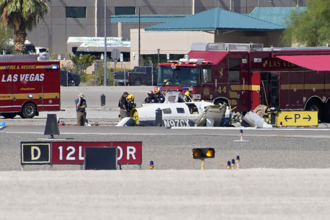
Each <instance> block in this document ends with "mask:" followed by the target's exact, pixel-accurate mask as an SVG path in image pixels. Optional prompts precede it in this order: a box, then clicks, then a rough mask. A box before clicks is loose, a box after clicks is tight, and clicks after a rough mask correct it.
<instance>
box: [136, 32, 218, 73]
mask: <svg viewBox="0 0 330 220" xmlns="http://www.w3.org/2000/svg"><path fill="white" fill-rule="evenodd" d="M130 37H131V68H134V66H137V65H138V29H131V36H130ZM140 42H141V43H140V47H141V48H140V53H141V58H140V64H141V65H143V59H142V55H147V54H157V49H160V54H168V53H169V54H186V53H188V52H189V51H190V48H191V44H192V43H195V42H209V43H213V42H214V33H213V32H202V31H168V32H165V31H144V30H143V29H141V30H140Z"/></svg>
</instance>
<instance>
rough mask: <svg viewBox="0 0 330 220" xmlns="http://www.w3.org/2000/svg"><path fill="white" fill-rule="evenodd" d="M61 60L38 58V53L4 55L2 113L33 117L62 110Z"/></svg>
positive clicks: (1, 66) (0, 78) (0, 94)
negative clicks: (45, 112) (40, 59)
mask: <svg viewBox="0 0 330 220" xmlns="http://www.w3.org/2000/svg"><path fill="white" fill-rule="evenodd" d="M60 93H61V92H60V63H59V61H37V55H3V56H0V114H1V115H2V116H3V117H5V118H14V117H15V116H17V115H20V116H21V117H22V118H33V117H34V116H36V115H38V114H39V112H41V111H60V108H61V100H60V97H61V94H60Z"/></svg>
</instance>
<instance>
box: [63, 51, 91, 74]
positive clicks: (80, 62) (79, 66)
mask: <svg viewBox="0 0 330 220" xmlns="http://www.w3.org/2000/svg"><path fill="white" fill-rule="evenodd" d="M69 57H70V60H71V61H72V63H73V65H74V67H73V69H72V71H73V72H75V73H77V74H79V75H80V76H83V75H85V74H86V69H87V67H89V66H91V65H92V64H93V63H94V61H95V60H96V57H95V56H94V55H90V54H85V55H82V56H71V55H70V56H69Z"/></svg>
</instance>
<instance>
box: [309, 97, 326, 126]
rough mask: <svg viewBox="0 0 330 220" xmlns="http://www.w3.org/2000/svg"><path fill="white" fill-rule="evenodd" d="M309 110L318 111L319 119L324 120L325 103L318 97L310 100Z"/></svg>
mask: <svg viewBox="0 0 330 220" xmlns="http://www.w3.org/2000/svg"><path fill="white" fill-rule="evenodd" d="M306 110H307V111H317V112H318V120H319V121H323V118H322V117H323V114H322V112H323V103H322V102H321V101H319V100H317V99H312V100H310V101H309V102H308V103H307V105H306Z"/></svg>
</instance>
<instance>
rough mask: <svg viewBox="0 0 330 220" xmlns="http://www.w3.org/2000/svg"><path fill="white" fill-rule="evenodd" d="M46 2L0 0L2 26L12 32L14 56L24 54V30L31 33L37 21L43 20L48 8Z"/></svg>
mask: <svg viewBox="0 0 330 220" xmlns="http://www.w3.org/2000/svg"><path fill="white" fill-rule="evenodd" d="M47 1H48V0H0V14H1V22H2V24H4V25H6V26H9V27H11V28H13V30H14V42H15V46H14V50H15V53H16V54H24V52H25V44H24V43H25V40H26V30H29V31H31V30H32V28H33V26H36V25H37V22H38V20H39V19H40V20H43V18H44V16H46V15H47V13H48V11H49V7H48V5H47V3H46V2H47Z"/></svg>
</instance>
